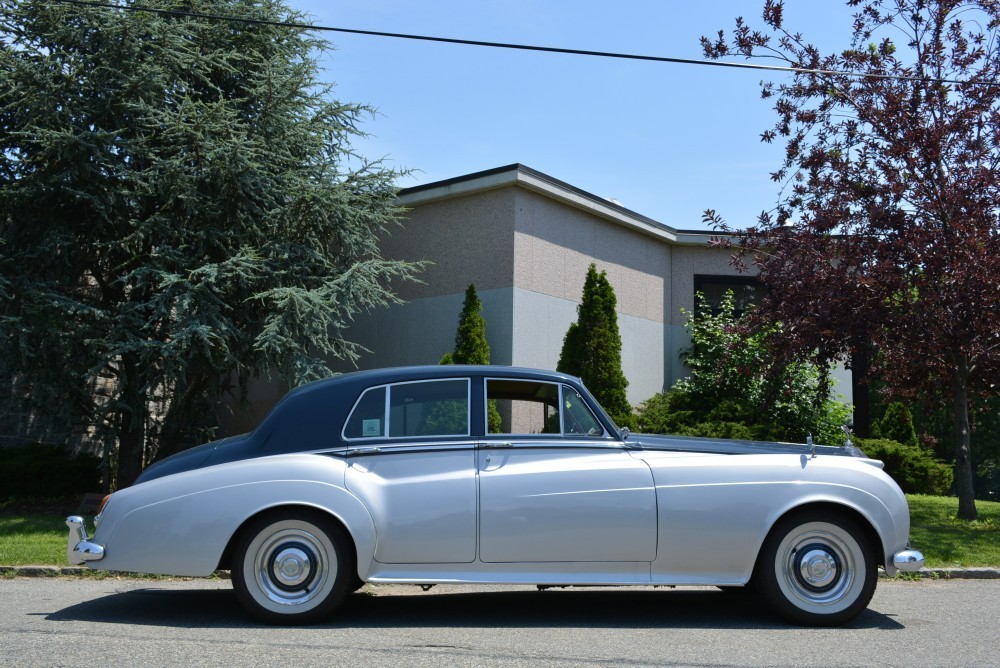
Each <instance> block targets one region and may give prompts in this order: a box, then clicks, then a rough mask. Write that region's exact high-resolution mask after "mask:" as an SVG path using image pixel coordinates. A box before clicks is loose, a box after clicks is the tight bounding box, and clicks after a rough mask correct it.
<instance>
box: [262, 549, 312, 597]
mask: <svg viewBox="0 0 1000 668" xmlns="http://www.w3.org/2000/svg"><path fill="white" fill-rule="evenodd" d="M312 562H313V557H312V555H311V554H310V553H309V551H308V550H307V549H306V548H305V546H302V545H295V544H293V545H289V546H287V547H284V548H282V549H281V550H280V551H278V553H277V554H276V555H274V561H273V562H272V564H271V577H272V578H273V579H274V583H275V584H276V585H277V586H279V587H281V588H282V589H289V590H294V589H298V588H300V587H301V586H302V585H304V584H305V583H307V582H309V580H310V579H311V576H312V572H313V566H312Z"/></svg>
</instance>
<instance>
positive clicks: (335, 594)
mask: <svg viewBox="0 0 1000 668" xmlns="http://www.w3.org/2000/svg"><path fill="white" fill-rule="evenodd" d="M232 576H233V589H234V591H235V592H236V597H237V599H238V600H239V602H240V604H241V605H243V607H244V608H245V609H246V610H247V611H248V612H250V613H251V614H252V615H254V616H255V617H257V618H259V619H262V620H264V621H267V622H271V623H278V624H308V623H312V622H316V621H321V620H322V619H324V618H326V617H328V616H329V615H330V614H331V613H332V612H333V611H334V610H335V609H336V608H337V607H338V606H339V605H340V604H341V603H342V602H343V600H344V597H345V596H346V595H347V594H348V593H349V591H348V590H349V588H350V584H351V583H352V582H354V579H355V578H356V577H357V576H356V575H355V573H354V557H353V553H352V551H351V549H350V545H349V541H348V539H347V538H346V537H345V536H344V532H343V530H342V529H341V528H340V527H339V526H338V525H337V524H336V523H335V522H334V521H333V520H332V519H330V518H329V517H326V516H324V515H323V514H322V513H320V512H318V511H309V510H303V509H288V510H280V511H274V512H271V513H267V514H265V515H262V516H260V517H258V518H256V519H254V520H252V521H251V522H250V523H249V524H248V525H247V526H246V527H244V529H243V530H242V531H241V533H240V536H239V540H238V541H237V544H236V550H235V552H234V561H233V570H232Z"/></svg>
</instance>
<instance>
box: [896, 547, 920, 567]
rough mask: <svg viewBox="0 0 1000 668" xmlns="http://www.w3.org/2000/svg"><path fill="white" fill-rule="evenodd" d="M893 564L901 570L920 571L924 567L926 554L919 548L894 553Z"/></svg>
mask: <svg viewBox="0 0 1000 668" xmlns="http://www.w3.org/2000/svg"><path fill="white" fill-rule="evenodd" d="M892 565H893V566H895V567H896V568H898V569H899V570H901V571H919V570H920V569H921V568H923V567H924V555H922V554H921V553H920V552H918V551H917V550H910V549H906V550H903V551H902V552H897V553H896V554H894V555H892Z"/></svg>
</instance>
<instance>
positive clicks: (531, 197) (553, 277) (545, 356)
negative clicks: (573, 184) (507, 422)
mask: <svg viewBox="0 0 1000 668" xmlns="http://www.w3.org/2000/svg"><path fill="white" fill-rule="evenodd" d="M516 192H517V198H516V206H517V217H516V225H515V231H514V285H515V288H516V290H515V291H514V309H513V318H514V323H513V325H514V334H513V343H514V349H513V355H512V356H513V359H514V363H515V364H517V365H523V366H533V367H542V368H555V365H556V363H557V362H558V360H559V353H560V351H561V349H562V342H563V337H564V336H565V335H566V330H567V329H568V328H569V326H570V324H571V323H572V322H573V321H574V320H575V319H576V315H577V313H576V307H577V305H578V304H579V303H580V299H581V296H582V294H583V282H584V279H585V278H586V275H587V268H588V267H589V265H590V264H591V263H592V262H593V263H594V264H596V265H597V269H598V271H605V272H607V276H608V281H609V282H610V283H611V286H612V287H613V288H614V290H615V295H616V297H617V300H618V328H619V331H620V333H621V337H622V370H623V371H624V373H625V376H626V378H628V379H629V387H628V399H629V401H630V402H633V403H638V402H640V401H643V400H645V399H648V398H649V397H650V396H652V395H653V394H655V393H657V392H659V391H660V390H662V389H663V382H664V378H665V374H666V370H667V369H666V367H665V365H664V348H663V344H664V336H663V331H664V330H663V320H664V314H665V313H666V312H667V309H668V308H669V299H670V293H669V290H668V289H667V277H668V276H669V273H670V267H671V258H670V249H669V247H668V246H667V245H666V244H664V243H663V242H662V241H659V240H656V239H653V238H651V237H649V236H646V235H644V234H640V233H638V232H635V231H632V230H630V229H627V228H625V227H623V226H622V225H619V224H617V223H614V222H612V221H609V220H605V219H604V218H601V217H598V216H595V215H593V214H591V213H587V212H584V211H581V210H579V209H575V208H572V207H569V206H566V205H564V204H561V203H558V202H555V201H553V200H551V199H549V198H547V197H544V196H542V195H539V194H537V193H534V192H531V191H528V190H523V189H522V190H518V191H516Z"/></svg>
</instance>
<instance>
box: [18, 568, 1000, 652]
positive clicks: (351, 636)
mask: <svg viewBox="0 0 1000 668" xmlns="http://www.w3.org/2000/svg"><path fill="white" fill-rule="evenodd" d="M0 602H2V605H0V663H2V665H4V666H5V667H6V666H85V667H87V668H94V667H99V668H106V667H110V666H138V665H157V666H160V665H169V666H195V665H211V666H219V665H240V666H279V665H281V666H287V665H295V666H313V665H316V666H319V665H322V666H350V667H351V668H357V667H360V666H407V667H408V668H409V667H415V666H628V667H631V666H646V665H657V666H699V667H705V666H789V667H792V666H794V667H800V666H872V665H881V666H905V667H906V668H915V667H917V666H998V665H1000V626H998V621H997V620H998V619H1000V581H998V580H963V581H957V580H950V581H940V580H939V581H922V582H904V581H884V580H883V581H882V582H880V583H879V588H878V591H877V593H876V594H875V599H874V600H873V601H872V604H871V606H870V608H869V610H868V611H867V612H865V613H864V614H862V615H861V616H860V617H859V618H858V619H856V620H855V621H854V623H852V624H851V625H849V626H847V627H843V628H835V629H806V628H796V627H789V626H786V625H785V624H783V623H781V622H780V621H778V620H777V619H775V618H773V617H772V616H770V615H769V614H768V613H767V612H766V611H765V610H764V609H763V608H762V606H760V605H759V604H758V603H757V602H755V601H754V600H753V599H750V598H748V597H743V596H739V595H733V594H728V593H723V592H720V591H717V590H715V589H711V588H680V589H668V588H661V589H653V588H641V589H635V588H633V589H597V588H589V589H569V590H561V589H553V590H547V591H541V592H539V591H536V590H535V588H533V587H476V588H465V587H454V586H439V587H436V588H434V589H432V590H431V591H429V592H423V591H421V590H420V589H419V588H417V587H402V586H380V587H378V588H374V589H372V588H371V587H370V586H369V587H367V588H366V590H365V591H363V592H361V593H358V594H355V595H353V596H352V597H350V599H349V600H348V603H347V604H346V606H345V607H344V608H343V609H342V610H341V612H340V613H339V614H338V616H337V617H335V618H334V619H331V620H330V622H329V623H327V624H323V625H320V626H313V627H306V628H280V627H268V626H263V625H260V624H258V623H256V622H254V621H252V620H250V619H249V618H247V617H246V616H245V615H244V614H243V612H242V611H241V609H240V608H239V606H238V604H237V603H236V600H235V598H234V597H233V594H232V591H231V589H230V586H229V583H228V582H227V581H220V580H176V581H175V580H127V579H124V580H118V579H105V580H95V579H86V578H82V579H81V578H12V579H6V580H0Z"/></svg>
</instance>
